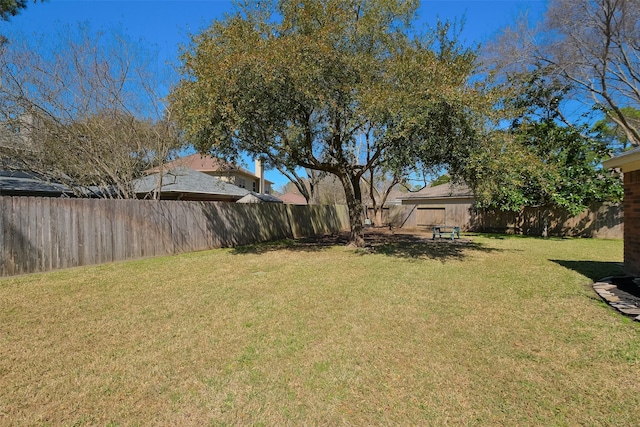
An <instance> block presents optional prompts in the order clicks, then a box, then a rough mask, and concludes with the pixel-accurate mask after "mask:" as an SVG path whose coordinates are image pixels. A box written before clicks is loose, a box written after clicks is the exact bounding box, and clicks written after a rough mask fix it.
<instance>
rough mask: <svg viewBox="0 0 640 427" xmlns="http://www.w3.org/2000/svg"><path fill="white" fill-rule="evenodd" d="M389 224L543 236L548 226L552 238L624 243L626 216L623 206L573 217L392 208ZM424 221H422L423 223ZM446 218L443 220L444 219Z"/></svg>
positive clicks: (463, 207) (464, 207)
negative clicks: (437, 213) (431, 216)
mask: <svg viewBox="0 0 640 427" xmlns="http://www.w3.org/2000/svg"><path fill="white" fill-rule="evenodd" d="M431 211H441V214H440V217H439V219H435V220H432V222H433V223H432V222H430V221H429V219H425V218H426V216H425V215H421V213H424V212H431ZM388 217H389V222H390V223H391V224H393V225H395V226H396V227H403V228H408V229H411V228H427V229H429V228H430V227H431V226H433V225H444V224H446V225H456V226H460V227H461V228H462V230H465V231H480V232H488V233H508V234H525V235H532V236H540V235H542V232H543V230H544V227H545V224H546V226H547V232H548V235H549V236H563V237H597V238H609V239H622V237H623V232H624V214H623V209H622V204H621V203H603V204H594V205H592V206H591V207H590V208H589V209H587V210H586V211H584V212H582V213H580V214H578V215H575V216H573V215H571V214H569V213H568V212H566V211H563V210H561V209H555V210H549V209H539V208H525V209H523V210H522V211H520V212H501V211H490V210H484V209H475V208H474V207H473V204H472V203H453V202H446V203H443V202H440V203H436V204H419V205H401V206H391V207H390V209H389V213H388ZM421 218H422V219H421ZM442 218H443V219H442Z"/></svg>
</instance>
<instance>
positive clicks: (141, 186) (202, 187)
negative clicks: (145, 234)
mask: <svg viewBox="0 0 640 427" xmlns="http://www.w3.org/2000/svg"><path fill="white" fill-rule="evenodd" d="M158 177H159V173H154V174H151V175H147V176H145V177H144V178H140V179H137V180H136V181H135V182H134V188H135V192H136V194H147V193H151V192H153V191H154V190H155V188H156V185H157V183H158ZM161 191H162V192H163V193H166V192H175V193H198V194H210V195H221V196H235V197H237V198H240V197H242V196H245V195H246V194H249V191H248V190H245V189H244V188H240V187H238V186H236V185H233V184H229V183H227V182H224V181H222V180H220V179H218V178H214V177H212V176H209V175H207V174H205V173H202V172H198V171H195V170H193V169H190V168H187V167H184V166H180V167H177V168H175V169H172V170H169V171H167V172H165V173H164V174H163V176H162V190H161Z"/></svg>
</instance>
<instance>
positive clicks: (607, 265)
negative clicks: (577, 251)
mask: <svg viewBox="0 0 640 427" xmlns="http://www.w3.org/2000/svg"><path fill="white" fill-rule="evenodd" d="M550 261H553V262H555V263H556V264H558V265H561V266H563V267H564V268H568V269H569V270H573V271H575V272H576V273H580V274H582V275H583V276H586V277H588V278H589V279H591V280H592V281H594V282H595V281H596V280H599V279H602V278H604V277H608V276H620V275H622V274H623V271H622V263H620V262H606V261H566V260H559V259H552V260H550Z"/></svg>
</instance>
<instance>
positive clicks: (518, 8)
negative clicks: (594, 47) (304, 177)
mask: <svg viewBox="0 0 640 427" xmlns="http://www.w3.org/2000/svg"><path fill="white" fill-rule="evenodd" d="M545 7H546V1H545V0H536V1H530V0H508V1H484V0H459V1H457V0H435V1H434V0H431V1H428V0H426V1H425V0H423V1H422V4H421V6H420V10H419V18H420V20H421V21H422V22H423V23H425V24H427V25H435V23H436V22H437V20H438V18H440V19H441V20H446V19H448V20H455V19H457V20H460V19H462V18H463V17H464V18H465V28H464V31H463V33H462V35H461V36H462V37H461V38H462V41H463V42H465V43H468V44H470V45H475V44H477V43H484V42H487V41H488V40H490V39H491V38H492V37H494V36H495V35H496V34H497V33H498V32H499V31H500V29H501V28H503V27H504V26H506V25H509V24H511V23H513V22H514V21H515V19H516V18H517V17H518V16H520V15H522V14H524V13H528V14H529V16H530V18H533V19H536V18H537V17H539V16H540V15H541V13H542V12H543V11H544V9H545ZM232 10H233V5H232V2H231V1H222V0H199V1H190V0H184V1H176V0H137V1H133V0H49V1H47V2H45V3H36V4H33V3H32V2H29V5H28V7H27V9H25V10H24V11H22V12H21V13H20V14H19V15H18V16H15V17H13V18H12V19H11V21H10V22H0V32H1V33H3V34H5V35H6V36H8V37H9V39H11V35H12V34H16V35H17V34H25V35H29V34H34V33H37V34H45V35H46V34H47V33H49V32H53V31H54V30H55V28H56V27H57V26H59V25H64V24H75V23H78V22H82V23H89V24H90V25H91V28H92V29H94V30H98V29H108V28H112V27H121V28H122V29H123V30H124V31H125V32H126V34H128V35H129V36H130V37H131V38H132V39H133V40H137V39H142V40H144V41H145V42H146V43H148V44H151V45H153V46H155V48H156V49H157V51H158V62H159V64H160V65H162V64H165V63H177V60H178V54H179V51H180V46H181V45H185V44H187V43H188V42H189V34H193V33H197V32H199V31H200V30H202V29H204V28H206V27H207V26H208V25H209V24H210V23H211V22H212V21H213V20H216V19H220V18H222V17H224V14H225V13H226V12H230V11H232ZM247 167H248V169H250V170H252V169H253V164H252V163H249V164H248V165H247ZM266 177H267V179H269V180H271V181H273V182H275V185H276V187H279V186H281V185H283V184H284V183H286V179H285V178H284V177H282V176H280V175H279V174H278V173H277V172H274V171H268V172H266Z"/></svg>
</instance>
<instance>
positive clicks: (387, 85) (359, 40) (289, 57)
mask: <svg viewBox="0 0 640 427" xmlns="http://www.w3.org/2000/svg"><path fill="white" fill-rule="evenodd" d="M417 6H418V2H417V1H399V0H371V1H367V0H360V1H354V0H296V1H293V0H280V1H278V2H259V3H249V2H247V3H245V4H240V5H239V7H238V12H237V13H236V14H234V15H232V16H228V17H227V18H226V19H224V20H222V21H218V22H215V23H213V25H212V26H211V27H210V28H208V29H207V30H205V31H204V32H202V33H201V34H198V35H195V36H194V37H193V43H192V45H191V46H190V48H189V49H187V50H186V51H185V52H184V54H183V58H182V59H183V68H182V72H183V79H182V81H181V82H180V84H179V85H178V86H177V87H176V88H175V90H174V91H173V93H172V96H171V99H172V102H173V106H174V110H175V111H176V112H178V116H179V121H180V123H181V125H182V128H183V130H184V132H185V134H186V136H187V137H188V138H189V139H190V141H191V142H192V143H193V144H194V145H195V146H196V147H197V148H198V149H199V150H200V151H202V152H208V153H212V154H214V155H219V156H225V157H230V158H233V157H236V156H238V155H239V154H240V153H243V152H244V153H248V154H250V155H252V156H254V157H260V158H263V159H264V160H266V162H267V163H269V164H271V165H272V166H280V167H282V166H284V167H302V168H308V169H311V170H316V171H321V172H325V173H330V174H333V175H334V176H336V177H337V179H338V180H339V181H340V183H341V184H342V187H343V189H344V192H345V196H346V200H347V205H348V208H349V216H350V225H351V243H352V244H355V245H362V243H363V240H362V221H363V205H362V194H361V181H362V178H363V176H364V174H365V173H366V172H367V171H369V170H371V169H372V168H380V167H383V168H384V170H387V171H391V173H393V174H401V175H402V174H405V175H406V174H411V173H412V172H414V171H416V170H421V169H426V168H429V167H434V166H442V165H448V164H449V163H452V160H453V159H457V158H459V157H460V156H459V155H460V154H462V153H463V152H464V150H463V149H462V148H461V147H464V146H465V145H468V144H471V143H472V141H473V140H474V138H475V137H476V134H475V123H474V122H473V119H474V115H473V114H472V111H473V105H474V103H476V102H478V101H479V99H481V98H480V97H479V96H478V93H476V92H475V91H474V90H473V89H472V88H471V86H470V85H469V84H468V80H469V77H470V75H471V74H472V72H473V70H474V62H475V53H474V52H473V51H472V50H469V49H465V48H462V47H461V46H460V45H459V44H458V43H457V41H456V38H455V37H454V36H452V32H451V31H450V26H449V25H448V24H442V25H439V26H438V27H437V28H435V29H430V30H426V31H423V30H422V29H421V28H417V27H416V26H415V18H416V9H417ZM364 134H368V135H370V139H369V140H368V143H367V144H363V142H362V141H363V138H362V136H363V135H364Z"/></svg>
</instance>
